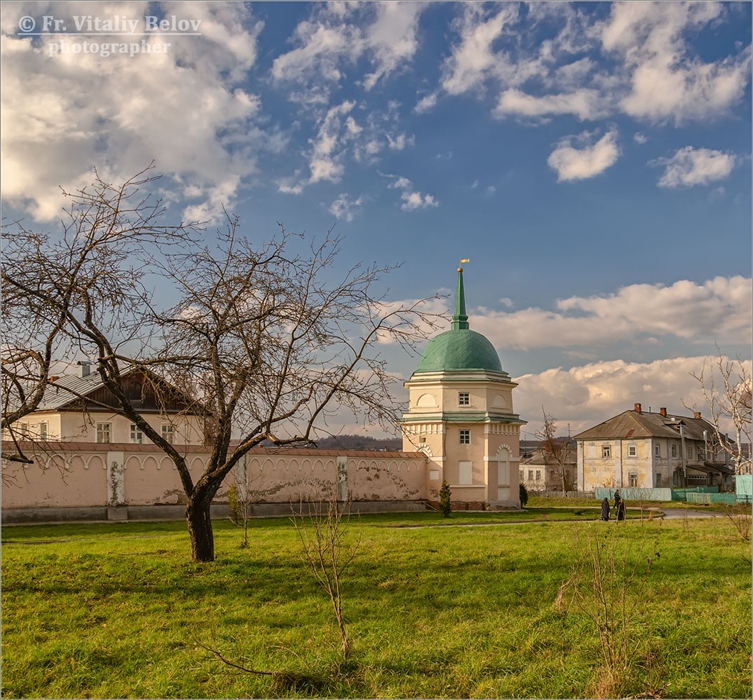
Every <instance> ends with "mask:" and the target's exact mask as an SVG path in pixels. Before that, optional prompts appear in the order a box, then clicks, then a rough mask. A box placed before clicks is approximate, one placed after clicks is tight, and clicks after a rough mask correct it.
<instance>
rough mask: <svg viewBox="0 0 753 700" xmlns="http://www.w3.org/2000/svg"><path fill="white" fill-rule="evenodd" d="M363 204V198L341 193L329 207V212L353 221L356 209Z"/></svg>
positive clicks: (339, 217)
mask: <svg viewBox="0 0 753 700" xmlns="http://www.w3.org/2000/svg"><path fill="white" fill-rule="evenodd" d="M362 205H363V198H362V197H358V198H357V199H350V198H349V197H348V195H347V194H344V193H343V194H341V195H340V196H339V197H338V198H337V199H336V200H335V201H334V202H332V204H331V205H330V207H329V212H330V214H332V215H333V216H335V217H337V218H338V219H343V220H345V221H353V217H354V216H355V214H356V212H357V211H358V209H359V208H360V207H361V206H362Z"/></svg>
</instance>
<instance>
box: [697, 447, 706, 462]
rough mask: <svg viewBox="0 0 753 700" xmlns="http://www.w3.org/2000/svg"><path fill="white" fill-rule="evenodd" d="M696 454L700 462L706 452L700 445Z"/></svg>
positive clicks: (704, 457)
mask: <svg viewBox="0 0 753 700" xmlns="http://www.w3.org/2000/svg"><path fill="white" fill-rule="evenodd" d="M697 456H698V461H699V462H702V461H703V460H704V459H706V452H705V450H704V449H703V447H700V446H699V447H698V453H697Z"/></svg>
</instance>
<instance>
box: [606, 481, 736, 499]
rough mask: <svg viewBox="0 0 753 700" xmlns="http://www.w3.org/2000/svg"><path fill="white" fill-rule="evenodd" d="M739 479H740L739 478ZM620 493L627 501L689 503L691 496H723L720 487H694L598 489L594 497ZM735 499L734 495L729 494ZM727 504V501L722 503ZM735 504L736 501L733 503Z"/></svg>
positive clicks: (611, 496)
mask: <svg viewBox="0 0 753 700" xmlns="http://www.w3.org/2000/svg"><path fill="white" fill-rule="evenodd" d="M738 478H739V477H738ZM615 491H619V492H620V496H622V498H624V499H625V500H626V501H689V500H690V498H689V496H697V495H714V494H716V495H721V494H719V487H718V486H692V487H688V488H682V489H638V488H630V487H628V488H622V489H614V488H598V489H594V497H595V498H596V499H597V500H599V501H600V500H602V499H603V498H608V499H610V500H612V499H613V498H614V492H615ZM729 495H731V496H733V497H734V494H729ZM692 502H693V503H712V502H716V501H703V500H700V501H699V500H694V501H692ZM721 502H723V503H726V501H721ZM732 502H733V503H734V500H733V501H732Z"/></svg>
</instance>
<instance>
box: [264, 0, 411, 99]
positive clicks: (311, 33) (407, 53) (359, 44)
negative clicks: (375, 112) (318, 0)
mask: <svg viewBox="0 0 753 700" xmlns="http://www.w3.org/2000/svg"><path fill="white" fill-rule="evenodd" d="M312 7H313V11H312V15H311V18H310V19H308V20H305V21H303V22H300V23H299V24H298V26H297V27H296V29H295V33H294V42H295V44H297V46H296V48H294V49H292V50H291V51H288V52H287V53H284V54H282V55H280V56H278V57H277V58H276V59H275V61H274V63H273V65H272V77H273V79H274V80H275V81H277V82H280V83H293V84H297V85H299V86H300V90H299V91H292V92H290V93H289V97H290V99H292V100H294V101H297V102H302V103H305V104H313V105H316V104H319V105H321V104H326V103H327V101H328V99H329V94H330V92H331V91H332V90H333V89H334V88H335V87H336V86H337V85H338V84H339V83H340V82H341V81H342V79H343V78H344V77H345V71H346V69H347V68H348V67H349V66H354V65H355V63H356V61H358V60H359V59H360V58H361V57H363V56H365V57H366V58H367V59H368V60H369V62H370V66H371V68H372V69H373V70H372V72H370V73H368V74H367V75H366V76H365V77H364V79H363V83H362V84H363V87H364V89H365V90H367V91H368V90H371V89H372V88H373V87H374V86H375V85H376V84H377V82H379V80H380V79H382V78H383V77H386V76H388V75H390V74H391V73H393V72H395V71H397V70H398V69H399V68H400V67H401V66H403V65H405V64H407V63H408V62H409V61H410V60H411V59H412V58H413V55H414V54H415V52H416V50H417V48H418V40H417V38H416V33H417V30H418V18H419V15H420V14H421V12H422V11H423V10H424V6H423V5H422V4H421V3H399V2H389V3H364V4H362V5H359V4H358V3H351V4H342V3H328V4H325V5H318V4H315V5H313V6H312Z"/></svg>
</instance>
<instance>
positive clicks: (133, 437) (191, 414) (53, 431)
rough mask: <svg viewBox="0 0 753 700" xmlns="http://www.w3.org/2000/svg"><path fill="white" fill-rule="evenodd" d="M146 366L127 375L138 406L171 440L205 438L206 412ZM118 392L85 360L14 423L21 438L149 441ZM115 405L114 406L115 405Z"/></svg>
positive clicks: (190, 442)
mask: <svg viewBox="0 0 753 700" xmlns="http://www.w3.org/2000/svg"><path fill="white" fill-rule="evenodd" d="M156 381H158V380H156V378H152V377H148V376H146V375H145V374H144V373H143V372H141V371H130V372H128V373H127V374H126V375H125V376H124V377H123V388H124V390H125V392H126V394H127V396H128V398H129V399H130V400H131V403H132V404H133V406H134V408H135V409H136V410H138V412H139V414H140V415H141V416H142V417H143V418H144V419H145V420H146V421H147V423H149V425H151V426H152V428H154V430H155V431H156V432H158V433H160V434H161V435H162V436H163V437H165V438H166V439H167V440H168V442H171V443H174V444H180V445H201V444H203V443H204V431H205V413H206V412H205V411H204V410H203V408H202V407H198V406H196V405H194V404H192V403H191V402H190V401H188V400H186V398H185V397H184V396H182V395H181V394H180V392H179V391H177V390H176V389H175V388H174V387H169V386H167V385H165V384H164V383H162V384H161V386H160V390H159V391H156V390H155V382H156ZM116 406H118V403H117V399H116V397H115V396H114V395H113V394H112V393H110V391H109V390H108V389H107V388H106V387H105V385H104V383H103V382H102V378H101V377H100V375H99V372H96V371H92V368H91V363H90V362H79V366H78V372H77V373H76V374H70V375H65V376H62V377H51V378H50V383H49V385H48V386H47V387H46V389H45V392H44V396H43V398H42V402H41V403H40V404H39V406H38V407H37V410H36V411H34V412H33V413H30V414H29V415H27V416H25V417H24V418H22V419H21V420H20V421H18V423H17V424H16V425H15V426H14V432H15V434H16V436H17V438H20V439H23V438H24V437H26V438H28V439H30V440H37V441H38V440H41V441H50V442H56V441H57V442H95V443H100V444H109V443H131V444H139V445H140V444H142V443H144V442H146V441H147V440H146V438H145V436H144V434H143V433H142V432H141V430H139V428H138V427H137V426H136V425H134V424H133V423H131V421H130V420H128V419H127V418H125V417H123V416H121V415H118V414H117V413H116V412H115V411H114V409H115V407H116ZM111 407H112V408H111Z"/></svg>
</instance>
